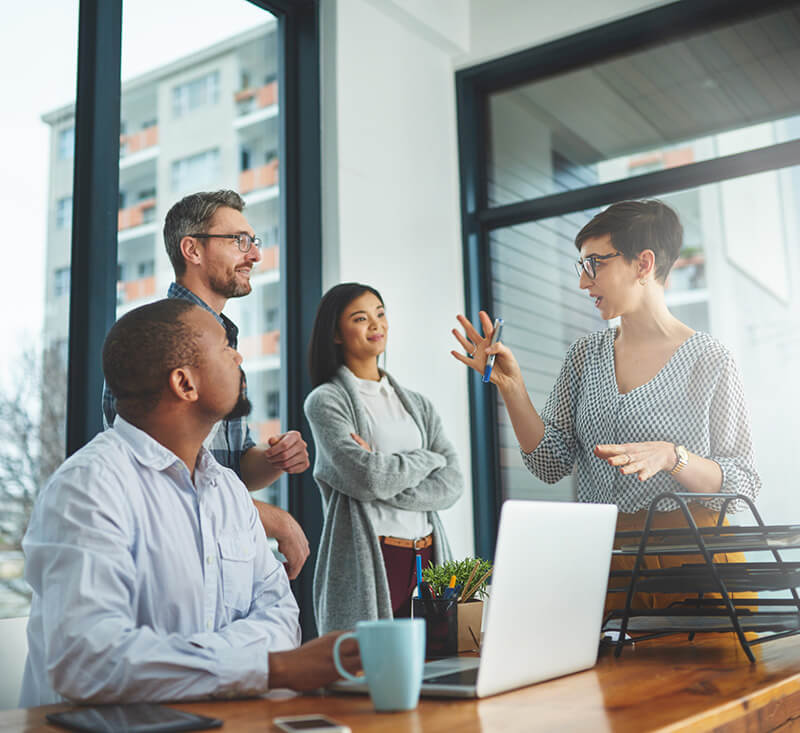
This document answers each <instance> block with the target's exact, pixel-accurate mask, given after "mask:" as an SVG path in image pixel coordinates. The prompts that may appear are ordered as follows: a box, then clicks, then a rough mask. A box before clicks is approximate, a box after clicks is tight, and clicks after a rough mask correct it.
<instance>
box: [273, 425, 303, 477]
mask: <svg viewBox="0 0 800 733" xmlns="http://www.w3.org/2000/svg"><path fill="white" fill-rule="evenodd" d="M267 443H269V446H270V447H269V448H268V449H267V450H265V451H264V458H266V459H267V462H268V463H269V464H270V465H271V466H273V467H274V468H278V469H280V470H281V471H285V472H286V473H302V472H303V471H305V470H306V469H307V468H308V467H309V465H310V463H309V460H308V446H307V445H306V441H305V440H303V436H302V435H300V433H298V432H297V431H296V430H290V431H289V432H288V433H283V435H273V436H271V437H270V438H269V439H268V440H267Z"/></svg>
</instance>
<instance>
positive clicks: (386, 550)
mask: <svg viewBox="0 0 800 733" xmlns="http://www.w3.org/2000/svg"><path fill="white" fill-rule="evenodd" d="M381 552H383V564H384V566H385V567H386V578H387V580H388V581H389V594H390V596H391V599H392V611H393V612H394V617H395V618H408V617H409V616H411V594H412V593H413V592H414V588H416V587H417V555H419V556H420V557H421V558H422V568H423V569H425V568H427V567H428V565H429V564H430V563H431V562H432V561H433V544H430V545H429V546H428V547H423V548H422V549H419V550H415V549H414V548H413V547H395V546H394V545H387V544H386V543H385V542H384V541H383V538H382V539H381ZM420 580H422V578H420Z"/></svg>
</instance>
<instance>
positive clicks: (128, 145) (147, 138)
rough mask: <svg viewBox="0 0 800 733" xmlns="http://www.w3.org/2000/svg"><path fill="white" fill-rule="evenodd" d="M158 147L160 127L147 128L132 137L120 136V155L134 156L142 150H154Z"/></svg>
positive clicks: (132, 134) (131, 135)
mask: <svg viewBox="0 0 800 733" xmlns="http://www.w3.org/2000/svg"><path fill="white" fill-rule="evenodd" d="M156 145H158V125H151V126H150V127H145V128H144V130H140V131H139V132H134V133H131V134H130V135H120V136H119V154H120V157H122V156H124V155H132V154H133V153H138V152H140V151H141V150H146V149H147V148H152V147H155V146H156Z"/></svg>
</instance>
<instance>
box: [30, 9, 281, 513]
mask: <svg viewBox="0 0 800 733" xmlns="http://www.w3.org/2000/svg"><path fill="white" fill-rule="evenodd" d="M276 30H277V28H276V23H275V21H274V20H270V21H269V22H267V23H265V24H262V25H260V26H259V27H257V28H254V29H252V30H249V31H246V32H244V33H240V34H238V35H236V36H233V37H231V38H228V39H226V40H224V41H222V42H219V43H217V44H214V45H212V46H210V47H208V48H205V49H202V50H200V51H198V52H196V53H194V54H192V55H190V56H186V57H184V58H181V59H179V60H177V61H175V62H172V63H169V64H167V65H164V66H161V67H159V68H157V69H154V70H152V71H151V72H149V73H146V74H143V75H141V76H138V77H136V78H133V79H131V80H129V81H127V82H125V83H123V86H122V100H121V109H122V114H121V121H120V160H119V179H120V184H119V212H118V240H117V246H118V266H117V267H118V270H117V280H118V282H117V316H118V317H119V316H121V315H122V314H123V313H125V312H127V311H128V310H130V309H132V308H135V307H137V306H140V305H143V304H144V303H147V302H149V301H152V300H156V299H158V298H160V297H163V296H164V295H165V294H166V291H167V288H168V286H169V284H170V282H172V281H173V279H174V274H173V271H172V267H171V265H170V262H169V259H168V257H167V254H166V251H165V249H164V243H163V237H162V228H163V222H164V217H165V215H166V212H167V211H168V210H169V208H170V207H171V206H172V204H174V203H175V202H176V201H177V200H179V199H180V198H181V197H182V196H184V195H186V194H188V193H191V192H194V191H201V190H215V189H220V188H230V189H234V190H236V191H238V192H239V193H241V194H242V196H243V198H244V200H245V202H246V208H245V212H244V213H245V215H246V216H247V218H248V220H249V221H250V223H251V225H252V226H253V228H254V229H255V231H256V233H257V234H258V236H260V237H261V238H262V240H263V246H262V251H261V254H262V259H261V262H260V263H259V264H258V265H257V267H256V269H255V270H254V272H253V276H252V279H251V283H252V286H253V290H252V292H251V293H250V295H248V296H247V297H245V298H241V299H234V300H231V301H229V302H228V305H227V306H226V309H225V313H226V315H228V316H229V317H230V318H231V319H232V320H233V321H234V322H235V323H237V325H238V326H239V329H240V333H239V351H240V352H241V353H242V356H243V357H244V362H243V368H244V369H245V371H246V373H247V382H248V393H249V397H250V399H251V401H252V403H253V412H252V415H251V418H250V427H251V430H252V431H253V437H254V439H255V440H256V441H263V440H265V438H266V436H268V435H272V434H274V433H276V432H279V431H280V395H279V385H280V371H279V370H280V274H279V261H278V251H279V232H280V191H279V186H278V166H279V165H280V161H279V160H278V87H277V62H278V49H277V33H276ZM42 119H43V120H44V121H45V122H46V123H47V124H48V125H49V126H50V166H49V190H48V227H47V231H48V234H47V247H46V265H45V266H46V296H45V318H44V329H43V331H44V346H45V349H53V348H55V350H56V351H59V350H60V351H61V353H62V354H63V356H64V360H65V363H66V344H67V336H68V330H69V309H68V303H69V287H70V267H69V262H70V233H71V224H72V156H73V151H74V135H75V132H74V130H75V118H74V106H73V105H66V106H64V107H61V108H59V109H55V110H52V111H50V112H47V113H46V114H44V115H43V117H42ZM271 493H272V496H270V497H269V498H270V499H271V500H273V501H275V500H277V499H278V497H279V490H278V489H277V488H273V489H272V491H271Z"/></svg>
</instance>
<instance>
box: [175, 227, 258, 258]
mask: <svg viewBox="0 0 800 733" xmlns="http://www.w3.org/2000/svg"><path fill="white" fill-rule="evenodd" d="M183 236H185V237H194V238H195V239H214V238H215V237H216V238H219V239H235V240H236V246H237V247H238V248H239V251H240V252H241V253H242V254H247V253H248V252H249V251H250V249H251V248H252V247H253V246H255V248H256V249H258V250H260V249H261V245H262V244H264V242H263V240H262V239H261V237H251V236H250V235H249V234H246V233H245V232H240V233H239V234H184V235H183ZM242 240H245V241H246V242H248V244H247V247H246V248H243V247H242Z"/></svg>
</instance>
